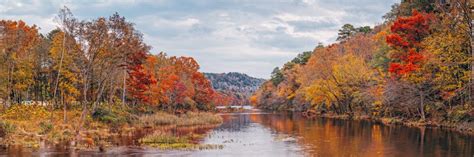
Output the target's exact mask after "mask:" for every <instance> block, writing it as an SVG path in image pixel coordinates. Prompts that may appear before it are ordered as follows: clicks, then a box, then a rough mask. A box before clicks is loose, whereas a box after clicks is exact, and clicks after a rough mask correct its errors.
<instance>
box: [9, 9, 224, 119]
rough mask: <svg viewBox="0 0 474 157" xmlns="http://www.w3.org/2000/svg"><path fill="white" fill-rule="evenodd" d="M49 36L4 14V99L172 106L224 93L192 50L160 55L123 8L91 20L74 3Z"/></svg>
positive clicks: (87, 106) (54, 105)
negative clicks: (122, 12)
mask: <svg viewBox="0 0 474 157" xmlns="http://www.w3.org/2000/svg"><path fill="white" fill-rule="evenodd" d="M56 21H57V22H58V28H57V29H55V30H52V31H51V32H49V33H48V34H46V35H43V34H40V33H39V32H38V27H37V26H36V25H27V24H26V23H25V22H23V21H21V20H20V21H12V20H1V21H0V104H1V105H3V106H4V107H9V106H12V105H15V104H38V105H43V106H48V107H50V108H51V110H54V109H64V111H65V112H64V113H66V110H67V109H68V108H69V107H77V106H79V107H77V108H82V109H83V110H84V113H86V111H87V112H93V111H94V110H95V109H96V108H97V107H100V106H101V105H104V104H108V105H117V106H124V107H143V106H145V107H150V106H151V107H153V108H157V109H161V110H167V111H180V112H181V111H187V110H210V109H212V106H213V105H214V104H216V103H219V99H216V98H221V99H222V96H221V95H219V93H217V92H215V91H214V90H213V89H212V87H211V84H210V82H209V80H207V79H206V78H205V77H204V75H203V74H202V73H200V72H199V71H198V70H199V65H198V63H197V62H196V61H195V60H194V59H193V58H191V57H174V56H171V57H170V56H167V55H166V54H164V53H159V54H156V55H152V54H151V53H150V46H149V45H147V44H146V43H144V42H143V37H142V36H143V35H142V34H141V33H140V32H139V31H138V30H136V29H135V28H134V25H133V23H130V22H128V21H126V19H125V18H124V17H122V16H120V15H119V14H118V13H115V14H114V15H112V16H110V17H107V18H105V17H99V18H97V19H94V20H90V21H80V20H78V19H76V18H75V17H74V16H73V14H72V13H71V12H70V11H69V9H68V8H64V9H62V10H61V11H60V12H59V15H58V16H57V18H56Z"/></svg>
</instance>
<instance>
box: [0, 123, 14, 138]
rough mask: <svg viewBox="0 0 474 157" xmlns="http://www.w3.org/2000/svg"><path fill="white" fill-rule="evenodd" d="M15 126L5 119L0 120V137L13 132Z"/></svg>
mask: <svg viewBox="0 0 474 157" xmlns="http://www.w3.org/2000/svg"><path fill="white" fill-rule="evenodd" d="M15 130H16V126H15V125H13V124H10V123H8V122H5V121H0V137H5V136H7V135H9V134H11V133H13V132H15Z"/></svg>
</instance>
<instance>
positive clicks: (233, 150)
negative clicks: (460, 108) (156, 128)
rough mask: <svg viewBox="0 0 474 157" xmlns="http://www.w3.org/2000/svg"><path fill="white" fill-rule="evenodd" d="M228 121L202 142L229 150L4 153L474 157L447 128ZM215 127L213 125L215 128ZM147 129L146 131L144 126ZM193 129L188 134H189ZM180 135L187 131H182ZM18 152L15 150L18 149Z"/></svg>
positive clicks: (291, 117)
mask: <svg viewBox="0 0 474 157" xmlns="http://www.w3.org/2000/svg"><path fill="white" fill-rule="evenodd" d="M222 117H223V118H224V123H223V124H222V125H221V126H219V127H217V128H215V129H214V130H212V131H210V130H208V129H189V130H190V131H192V132H196V131H197V132H202V133H205V132H210V133H208V134H207V137H206V138H204V139H203V140H202V141H200V142H201V143H205V144H222V145H224V148H223V149H214V150H196V151H163V150H154V149H144V148H141V147H139V146H136V140H137V139H138V137H140V136H141V135H142V133H135V135H140V136H125V137H126V138H125V137H124V138H123V139H122V138H121V137H117V138H118V141H120V140H123V141H121V144H118V146H117V147H114V148H111V149H109V150H108V151H107V152H98V151H79V152H74V151H68V150H62V149H57V148H48V149H42V150H40V151H39V152H28V151H25V150H22V149H14V150H11V151H7V152H0V156H1V155H13V156H30V155H35V156H64V155H72V156H83V155H86V156H119V155H125V156H239V157H240V156H243V157H247V156H258V157H264V156H270V157H275V156H324V157H326V156H342V157H348V156H364V157H366V156H368V157H371V156H403V157H411V156H429V157H431V156H453V157H462V156H467V157H472V156H473V155H474V137H473V136H469V135H463V134H459V133H456V132H450V131H447V130H442V129H430V128H425V129H420V128H410V127H404V126H385V125H382V124H378V123H374V122H368V121H348V120H334V119H324V118H319V119H315V120H307V119H304V118H302V117H301V116H299V115H297V114H264V113H240V114H223V115H222ZM209 129H210V128H209ZM143 131H144V132H145V133H146V132H147V131H146V130H143ZM186 132H188V131H185V132H183V134H185V133H186ZM176 133H177V134H182V133H181V132H179V131H177V132H176ZM12 151H13V152H12Z"/></svg>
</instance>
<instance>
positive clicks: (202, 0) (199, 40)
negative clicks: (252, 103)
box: [0, 0, 399, 78]
mask: <svg viewBox="0 0 474 157" xmlns="http://www.w3.org/2000/svg"><path fill="white" fill-rule="evenodd" d="M396 2H397V3H398V2H399V0H98V1H93V0H83V1H79V0H2V1H0V18H1V19H14V20H18V19H22V20H24V21H26V22H27V23H28V24H36V25H38V26H39V27H41V32H42V33H47V32H49V31H51V30H52V29H54V28H55V23H54V20H53V19H54V17H55V16H56V14H57V12H58V10H59V9H60V8H61V7H62V6H64V5H65V6H68V7H69V8H70V9H71V10H72V12H73V14H74V15H75V16H76V17H77V18H79V19H82V20H89V19H93V18H97V17H100V16H105V17H107V16H109V15H112V14H113V13H114V12H118V13H119V14H120V15H122V16H125V17H126V18H127V20H129V21H131V22H133V23H135V24H136V27H137V29H138V30H140V31H141V32H142V33H143V34H144V35H145V36H144V37H145V41H146V43H147V44H149V45H151V46H152V47H153V49H152V53H158V52H160V51H163V52H166V53H168V54H169V55H177V56H192V57H194V58H195V59H196V60H197V61H198V62H199V64H200V65H201V71H203V72H218V73H220V72H243V73H247V74H249V75H251V76H255V77H261V78H269V76H270V72H271V71H272V69H273V68H274V67H276V66H280V65H282V64H284V63H285V62H287V61H288V60H290V59H291V58H293V57H295V56H296V55H297V54H298V53H300V52H303V51H309V50H312V49H313V48H314V47H315V46H316V45H317V43H318V42H322V43H323V44H330V43H333V42H335V39H336V37H337V30H338V29H339V28H340V27H341V26H342V25H343V24H345V23H351V24H353V25H355V26H363V25H370V26H374V25H375V24H378V23H381V22H382V18H381V17H382V15H384V14H385V13H386V12H388V11H389V10H390V6H391V5H392V4H393V3H396Z"/></svg>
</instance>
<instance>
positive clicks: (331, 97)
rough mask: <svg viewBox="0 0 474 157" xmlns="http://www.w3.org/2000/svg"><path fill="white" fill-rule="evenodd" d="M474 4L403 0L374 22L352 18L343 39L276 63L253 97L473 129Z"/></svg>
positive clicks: (316, 110) (264, 104) (265, 103)
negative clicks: (355, 23)
mask: <svg viewBox="0 0 474 157" xmlns="http://www.w3.org/2000/svg"><path fill="white" fill-rule="evenodd" d="M471 9H472V6H470V5H469V3H468V1H464V0H457V1H426V0H412V1H402V2H401V3H400V4H395V5H393V6H392V10H391V11H390V12H388V13H387V14H385V16H384V19H385V22H383V23H382V24H379V25H376V26H375V27H373V28H371V27H369V26H360V27H357V26H353V25H351V24H346V25H344V26H342V28H341V29H340V30H339V33H338V38H337V41H338V42H337V43H334V44H330V45H322V44H319V45H318V46H316V48H315V49H314V50H313V51H312V52H311V51H310V52H303V53H301V54H299V55H298V56H297V57H296V58H294V59H293V60H291V61H289V62H288V63H286V64H284V65H283V66H282V67H281V68H278V67H277V68H275V69H274V70H273V72H272V75H271V79H270V80H269V81H267V82H265V83H264V84H263V85H262V86H261V88H260V89H259V90H258V91H257V92H256V93H255V94H254V95H253V96H252V97H251V101H252V103H253V104H255V105H256V106H258V107H261V108H265V109H268V110H288V111H299V112H303V113H304V114H305V115H307V116H309V117H314V116H317V115H320V116H329V117H341V118H355V119H358V118H363V119H367V118H368V119H379V120H383V121H385V122H387V123H407V122H408V123H409V122H414V123H417V124H421V125H443V126H453V125H454V126H455V127H459V128H465V129H468V130H472V123H473V121H474V119H473V118H474V106H473V104H474V102H473V96H474V95H473V94H474V93H473V91H472V90H473V87H474V84H473V76H474V73H473V70H472V69H473V66H474V64H473V53H472V17H473V16H472V12H471ZM469 126H471V127H469Z"/></svg>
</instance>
